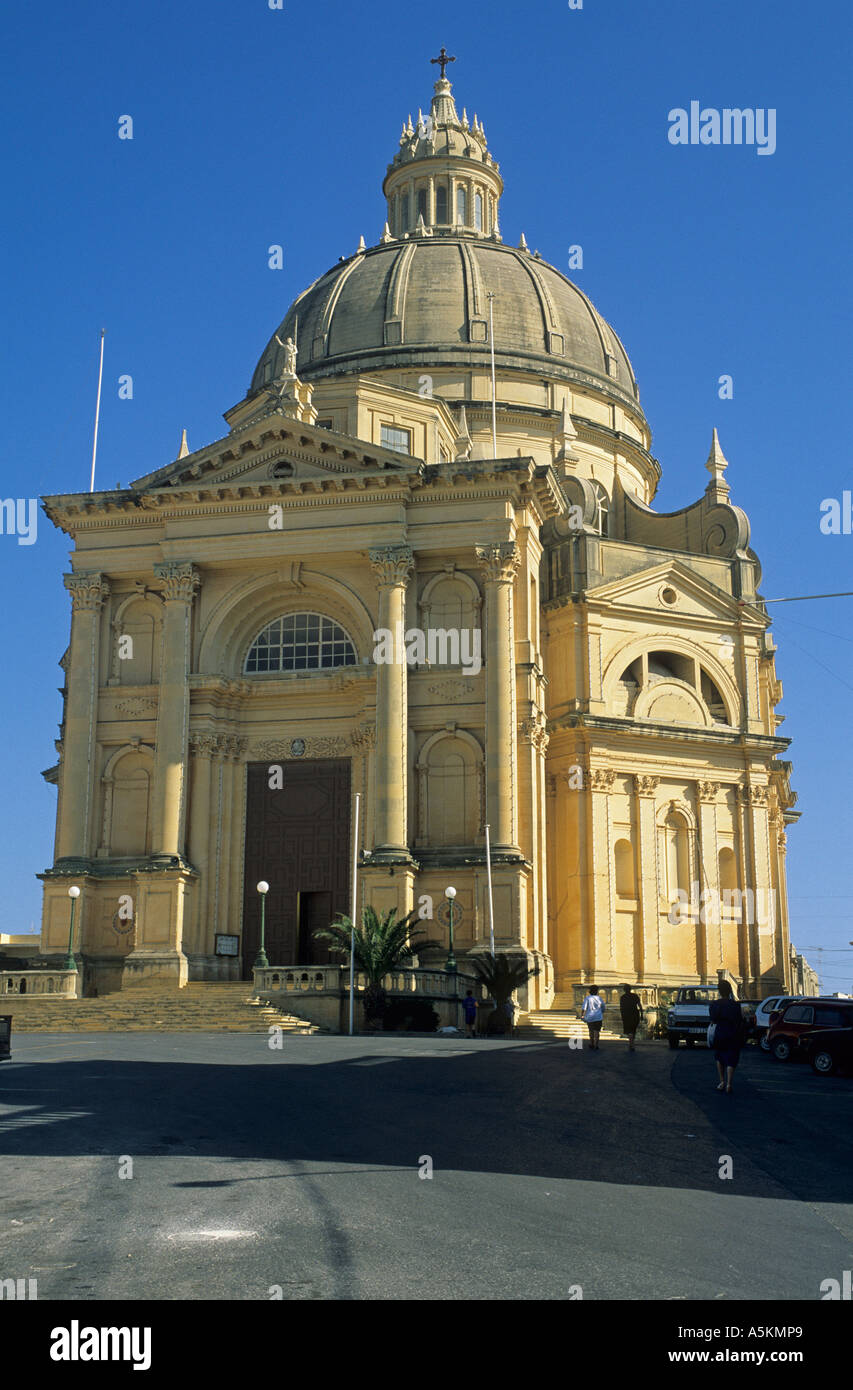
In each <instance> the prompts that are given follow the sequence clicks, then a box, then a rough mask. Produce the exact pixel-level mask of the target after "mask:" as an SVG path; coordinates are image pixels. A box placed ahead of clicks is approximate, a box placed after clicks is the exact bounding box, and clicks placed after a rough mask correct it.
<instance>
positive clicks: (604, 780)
mask: <svg viewBox="0 0 853 1390" xmlns="http://www.w3.org/2000/svg"><path fill="white" fill-rule="evenodd" d="M615 780H616V772H615V770H614V769H613V768H610V767H591V768H590V770H589V785H590V786H591V788H592V790H593V791H594V792H610V791H612V790H613V783H614V781H615Z"/></svg>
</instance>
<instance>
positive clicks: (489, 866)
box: [486, 826, 495, 960]
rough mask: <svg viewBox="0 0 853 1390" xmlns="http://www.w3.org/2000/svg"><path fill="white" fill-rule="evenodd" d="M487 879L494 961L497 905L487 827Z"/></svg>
mask: <svg viewBox="0 0 853 1390" xmlns="http://www.w3.org/2000/svg"><path fill="white" fill-rule="evenodd" d="M486 877H487V880H488V884H489V950H490V951H491V953H492V959H493V960H494V955H495V904H494V900H493V898H492V847H491V843H490V841H489V827H488V826H486Z"/></svg>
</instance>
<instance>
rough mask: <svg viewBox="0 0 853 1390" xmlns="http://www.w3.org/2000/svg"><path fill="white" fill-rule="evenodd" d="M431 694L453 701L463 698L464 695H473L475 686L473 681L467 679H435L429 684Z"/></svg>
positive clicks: (428, 688) (440, 698)
mask: <svg viewBox="0 0 853 1390" xmlns="http://www.w3.org/2000/svg"><path fill="white" fill-rule="evenodd" d="M427 690H428V691H429V693H430V695H435V696H436V697H437V699H439V700H443V701H446V702H447V703H451V702H452V701H454V700H461V699H462V696H463V695H473V693H474V690H475V686H474V682H473V681H467V680H452V679H451V680H446V681H435V682H434V683H433V684H432V685H428V686H427Z"/></svg>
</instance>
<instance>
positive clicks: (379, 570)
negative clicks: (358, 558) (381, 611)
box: [368, 545, 415, 588]
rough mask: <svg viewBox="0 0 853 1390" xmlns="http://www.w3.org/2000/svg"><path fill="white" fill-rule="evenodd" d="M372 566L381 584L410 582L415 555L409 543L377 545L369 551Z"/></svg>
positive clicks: (392, 586)
mask: <svg viewBox="0 0 853 1390" xmlns="http://www.w3.org/2000/svg"><path fill="white" fill-rule="evenodd" d="M368 554H369V556H370V566H371V569H372V570H373V573H374V574H375V575H376V577H377V579H378V580H379V583H380V584H383V585H388V586H389V587H390V588H394V587H395V586H396V585H397V584H404V585H405V584H408V582H409V575H410V574H411V572H412V568H413V566H414V562H415V557H414V554H413V552H412V549H411V546H408V545H375V546H371V547H370V550H369V551H368Z"/></svg>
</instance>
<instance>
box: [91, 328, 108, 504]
mask: <svg viewBox="0 0 853 1390" xmlns="http://www.w3.org/2000/svg"><path fill="white" fill-rule="evenodd" d="M106 331H107V330H106V329H105V328H102V329H101V362H100V366H99V367H98V400H97V403H96V405H95V438H94V440H93V442H92V476H91V479H90V480H89V491H90V492H94V491H95V457H96V455H97V452H98V422H99V420H100V418H101V382H102V381H103V379H104V334H105V333H106Z"/></svg>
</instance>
